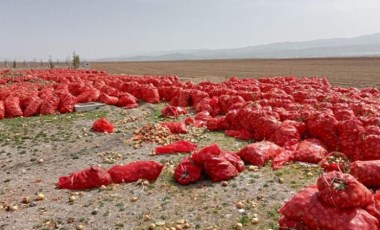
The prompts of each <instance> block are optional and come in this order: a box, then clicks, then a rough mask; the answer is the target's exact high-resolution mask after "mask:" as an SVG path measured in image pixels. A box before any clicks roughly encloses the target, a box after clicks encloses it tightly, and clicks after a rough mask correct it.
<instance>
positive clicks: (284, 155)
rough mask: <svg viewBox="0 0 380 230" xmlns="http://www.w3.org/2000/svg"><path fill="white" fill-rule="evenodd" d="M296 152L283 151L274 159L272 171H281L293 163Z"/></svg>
mask: <svg viewBox="0 0 380 230" xmlns="http://www.w3.org/2000/svg"><path fill="white" fill-rule="evenodd" d="M293 154H294V151H293V150H289V149H286V150H283V151H281V152H280V153H279V154H277V156H275V157H274V158H273V161H272V169H273V170H277V169H280V168H281V167H282V166H283V165H284V164H286V163H288V162H291V161H292V160H291V159H292V157H293Z"/></svg>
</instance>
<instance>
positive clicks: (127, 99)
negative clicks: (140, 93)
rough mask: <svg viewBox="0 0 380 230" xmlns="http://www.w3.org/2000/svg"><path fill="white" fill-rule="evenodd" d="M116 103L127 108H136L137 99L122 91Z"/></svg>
mask: <svg viewBox="0 0 380 230" xmlns="http://www.w3.org/2000/svg"><path fill="white" fill-rule="evenodd" d="M116 105H117V106H119V107H124V108H127V109H132V108H137V107H138V106H139V105H138V104H137V99H136V98H135V97H134V96H133V95H131V94H129V93H122V95H120V97H119V100H118V102H117V104H116Z"/></svg>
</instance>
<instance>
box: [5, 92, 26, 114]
mask: <svg viewBox="0 0 380 230" xmlns="http://www.w3.org/2000/svg"><path fill="white" fill-rule="evenodd" d="M4 107H5V117H7V118H13V117H20V116H22V115H23V113H22V109H21V107H20V99H19V98H18V97H13V96H9V97H7V98H6V99H5V101H4Z"/></svg>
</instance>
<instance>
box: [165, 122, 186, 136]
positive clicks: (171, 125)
mask: <svg viewBox="0 0 380 230" xmlns="http://www.w3.org/2000/svg"><path fill="white" fill-rule="evenodd" d="M161 125H162V126H164V127H167V128H168V129H169V130H170V132H171V133H173V134H178V133H187V129H186V125H185V124H184V123H182V122H179V121H178V122H162V123H161Z"/></svg>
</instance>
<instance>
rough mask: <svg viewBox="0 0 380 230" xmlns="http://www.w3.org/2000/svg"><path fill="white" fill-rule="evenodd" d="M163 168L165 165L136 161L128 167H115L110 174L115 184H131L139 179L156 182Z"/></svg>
mask: <svg viewBox="0 0 380 230" xmlns="http://www.w3.org/2000/svg"><path fill="white" fill-rule="evenodd" d="M163 167H164V165H163V164H161V163H158V162H156V161H136V162H132V163H129V164H126V165H115V166H113V167H112V168H110V169H109V170H108V173H109V174H110V175H111V178H112V181H113V182H114V183H123V182H124V183H129V182H135V181H137V180H139V179H146V180H149V181H155V180H156V179H157V178H158V176H159V175H160V174H161V171H162V168H163Z"/></svg>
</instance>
